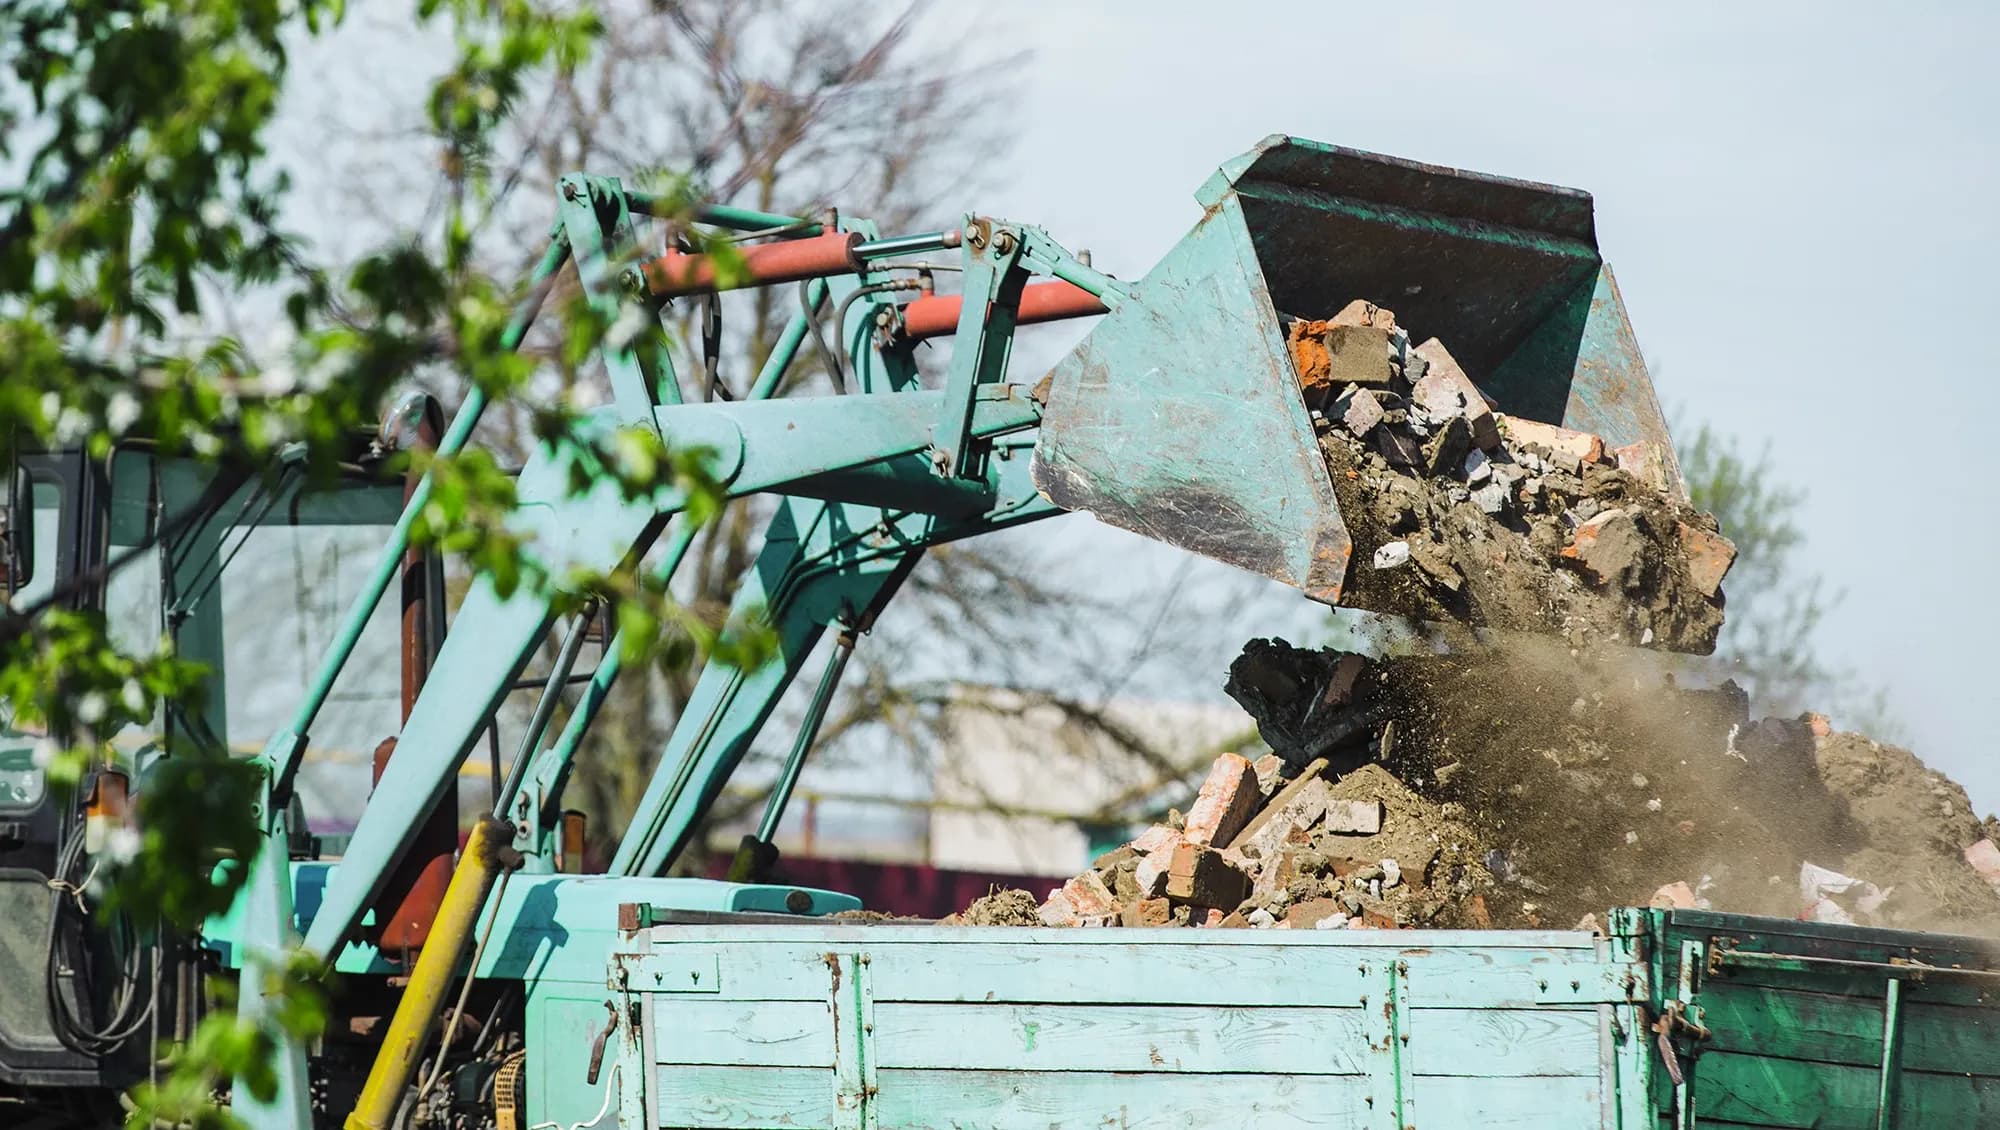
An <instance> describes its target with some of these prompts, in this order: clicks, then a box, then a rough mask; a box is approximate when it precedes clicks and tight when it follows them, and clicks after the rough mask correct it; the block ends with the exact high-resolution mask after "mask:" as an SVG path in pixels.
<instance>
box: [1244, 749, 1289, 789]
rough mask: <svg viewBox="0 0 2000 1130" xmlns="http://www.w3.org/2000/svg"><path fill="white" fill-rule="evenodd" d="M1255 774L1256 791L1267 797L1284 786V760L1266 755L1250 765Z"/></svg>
mask: <svg viewBox="0 0 2000 1130" xmlns="http://www.w3.org/2000/svg"><path fill="white" fill-rule="evenodd" d="M1250 768H1251V770H1252V771H1254V772H1255V773H1256V774H1257V791H1258V792H1259V793H1262V794H1263V795H1264V796H1266V797H1268V796H1270V795H1271V794H1272V793H1274V792H1277V791H1278V786H1280V785H1282V784H1284V772H1285V759H1284V758H1282V757H1279V756H1278V755H1277V754H1275V753H1267V754H1265V755H1264V756H1262V757H1260V758H1258V759H1257V760H1255V761H1253V762H1251V763H1250Z"/></svg>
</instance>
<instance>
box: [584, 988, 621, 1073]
mask: <svg viewBox="0 0 2000 1130" xmlns="http://www.w3.org/2000/svg"><path fill="white" fill-rule="evenodd" d="M604 1011H605V1012H607V1013H610V1015H609V1016H607V1017H605V1018H604V1030H603V1031H602V1032H599V1033H598V1034H597V1038H596V1039H595V1040H592V1041H591V1042H590V1073H589V1074H588V1075H585V1076H584V1077H583V1081H584V1082H585V1083H587V1084H589V1085H590V1086H593V1087H595V1086H596V1085H597V1073H598V1072H599V1071H602V1070H603V1069H604V1045H605V1043H606V1042H608V1041H609V1040H610V1039H611V1033H613V1032H616V1031H617V1030H618V1006H616V1005H614V1004H612V1003H611V1002H610V1001H605V1002H604Z"/></svg>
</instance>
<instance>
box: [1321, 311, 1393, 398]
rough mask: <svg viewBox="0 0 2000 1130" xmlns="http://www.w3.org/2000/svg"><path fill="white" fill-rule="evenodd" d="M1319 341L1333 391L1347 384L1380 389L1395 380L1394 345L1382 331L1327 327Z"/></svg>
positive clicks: (1364, 327) (1364, 328) (1363, 328)
mask: <svg viewBox="0 0 2000 1130" xmlns="http://www.w3.org/2000/svg"><path fill="white" fill-rule="evenodd" d="M1322 340H1323V341H1324V342H1325V344H1326V359H1327V376H1328V379H1329V383H1331V384H1332V386H1333V387H1334V388H1342V387H1345V386H1347V385H1351V384H1355V385H1361V386H1363V387H1373V388H1383V387H1386V386H1387V385H1388V383H1389V381H1390V379H1391V378H1393V377H1394V376H1395V373H1396V370H1395V365H1394V363H1393V362H1394V359H1395V356H1396V344H1395V342H1394V341H1393V340H1392V339H1391V337H1390V333H1389V331H1388V330H1386V329H1382V328H1380V327H1378V326H1340V325H1335V326H1329V327H1327V331H1326V336H1325V338H1323V339H1322Z"/></svg>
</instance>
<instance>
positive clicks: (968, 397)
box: [305, 228, 1044, 955]
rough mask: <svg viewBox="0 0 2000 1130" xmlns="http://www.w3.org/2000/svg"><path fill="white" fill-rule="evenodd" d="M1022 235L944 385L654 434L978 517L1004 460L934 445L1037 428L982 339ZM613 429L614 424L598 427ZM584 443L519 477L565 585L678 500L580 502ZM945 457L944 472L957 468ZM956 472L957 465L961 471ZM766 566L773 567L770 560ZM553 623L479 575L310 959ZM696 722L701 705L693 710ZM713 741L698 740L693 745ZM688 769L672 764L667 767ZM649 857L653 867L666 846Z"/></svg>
mask: <svg viewBox="0 0 2000 1130" xmlns="http://www.w3.org/2000/svg"><path fill="white" fill-rule="evenodd" d="M990 230H992V231H995V232H998V231H999V230H1000V229H998V228H991V229H990ZM1020 230H1021V231H1022V232H1023V234H1021V235H1017V236H1013V237H1011V240H1012V247H1013V249H1014V254H1012V255H1007V256H1002V257H1001V258H1002V259H1003V260H1004V265H1003V266H1002V267H1000V268H996V269H993V270H990V271H986V272H983V273H982V272H977V271H968V272H967V274H968V280H967V293H966V296H965V302H964V308H965V309H966V310H967V311H974V312H977V314H978V316H977V317H975V316H973V315H972V314H968V315H967V318H966V321H970V322H971V323H972V324H973V325H975V326H977V327H978V329H977V332H976V333H975V335H974V336H976V337H979V338H980V339H981V340H982V342H983V343H984V344H983V345H982V347H981V348H980V349H977V350H968V349H966V348H965V347H964V345H963V333H964V329H965V328H966V321H962V322H961V339H962V340H961V345H960V348H959V349H958V350H955V351H954V355H953V361H952V366H951V370H950V372H949V374H948V377H947V383H946V388H944V389H940V390H927V389H921V388H915V387H903V388H900V389H888V390H885V391H880V392H871V393H868V394H866V395H856V396H819V397H812V398H801V399H790V400H769V401H761V402H737V403H721V402H710V403H666V404H659V405H658V406H657V407H656V408H654V410H653V413H654V414H653V419H654V421H655V423H656V425H657V426H658V428H659V430H660V433H661V435H662V436H663V437H664V438H665V439H666V440H667V441H668V442H669V443H670V444H674V445H676V446H679V447H681V448H683V449H700V450H704V451H706V452H707V453H708V456H709V470H710V473H711V474H712V475H713V476H714V478H715V479H716V481H717V482H719V483H721V484H722V485H723V487H724V490H725V492H726V493H727V495H728V496H729V497H731V498H739V497H743V496H746V495H750V494H756V493H776V494H788V495H794V496H803V497H814V496H819V497H820V498H821V499H822V501H824V502H826V503H828V505H829V506H831V507H840V506H848V505H852V506H858V507H862V508H872V509H875V510H888V511H896V512H899V513H909V512H913V511H915V512H927V513H931V514H942V515H964V514H968V513H969V514H981V513H985V512H986V511H988V510H989V509H991V508H992V507H993V506H994V505H996V503H997V502H998V499H997V496H996V492H995V488H994V484H993V483H992V482H990V481H988V474H989V472H988V467H989V466H990V465H991V464H992V463H993V462H995V461H993V460H989V459H984V458H981V459H977V460H964V461H961V460H959V459H957V458H953V459H951V460H949V461H946V460H941V459H940V458H939V452H940V444H939V443H938V442H937V441H938V439H939V438H942V437H945V436H949V437H951V438H952V439H953V440H956V437H957V436H959V435H963V436H965V437H966V442H965V443H964V444H963V445H958V446H961V447H964V448H967V449H977V450H979V451H981V452H984V451H987V450H989V449H990V448H991V445H992V443H993V441H995V440H997V439H999V438H1001V437H1004V436H1009V435H1014V434H1017V433H1021V432H1023V431H1026V430H1029V429H1032V428H1033V427H1035V425H1036V424H1037V423H1038V421H1039V419H1040V407H1039V405H1038V404H1036V403H1035V402H1034V400H1033V399H1032V398H1030V397H1028V396H1027V395H1025V394H1024V393H1023V392H1022V391H1021V390H1019V389H1017V388H1014V387H1012V386H1007V385H1004V384H1001V383H999V381H998V377H999V375H1000V374H999V372H998V370H997V369H996V368H994V367H993V365H992V362H991V358H992V357H993V355H994V351H995V350H998V351H999V352H1000V353H1001V354H1003V355H1004V352H1005V343H1004V341H1003V342H1000V343H998V344H996V343H994V342H992V341H988V340H986V339H987V338H990V337H993V336H998V337H1001V338H1006V337H1009V336H1011V331H1012V320H1011V318H1008V317H1006V316H1005V313H1004V312H1005V311H1007V310H1010V309H1011V308H1012V305H1013V304H1014V303H1016V302H1018V300H1019V295H1020V291H1021V286H1022V283H1023V280H1024V279H1025V276H1026V274H1027V273H1028V267H1027V266H1025V265H1024V262H1023V261H1024V259H1025V258H1026V256H1025V255H1024V254H1022V249H1023V248H1027V247H1030V246H1037V245H1039V241H1040V240H1041V239H1042V238H1044V237H1040V235H1039V233H1033V234H1032V235H1030V234H1028V233H1030V232H1032V229H1020ZM884 242H889V243H894V242H897V241H884ZM979 242H981V243H982V244H983V245H984V246H983V249H982V248H975V247H973V246H971V245H970V243H968V245H967V246H966V247H965V248H964V249H963V254H964V255H965V257H966V260H967V262H968V264H972V265H977V264H978V263H980V262H982V261H984V260H986V259H988V258H990V257H992V256H994V255H995V254H996V252H995V248H996V246H997V245H1000V244H1002V243H1003V241H1002V240H1000V239H999V238H997V237H990V238H982V240H980V241H979ZM996 311H998V312H999V313H997V314H996ZM989 323H990V324H991V326H990V328H989ZM974 365H976V366H978V371H977V372H976V373H971V374H968V373H966V372H965V371H964V370H965V369H966V368H967V367H968V366H974ZM885 385H886V382H885ZM961 421H963V423H961ZM611 423H612V421H611V420H604V421H601V422H599V425H598V426H603V427H608V426H611ZM943 428H948V429H949V430H941V429H943ZM587 438H588V437H587V436H578V437H560V438H558V439H556V440H555V441H552V442H550V443H547V444H545V445H544V446H543V447H542V449H541V450H540V451H539V452H538V453H537V454H536V456H535V457H534V458H533V459H532V460H531V461H530V464H529V467H528V468H527V470H525V471H524V472H523V474H522V477H521V482H520V487H519V493H520V498H521V506H520V509H519V513H518V514H517V516H516V517H517V522H518V526H517V528H518V530H519V531H520V532H521V533H522V534H523V535H524V536H525V538H526V540H527V543H528V544H529V545H530V546H531V547H533V552H535V553H537V554H539V555H540V557H541V560H542V563H543V564H544V565H545V566H547V567H548V568H549V571H550V573H551V574H552V575H556V576H560V575H561V574H562V573H563V572H564V570H565V568H566V567H568V566H583V567H589V568H594V569H608V568H612V567H614V566H616V565H619V564H620V563H624V562H630V561H634V560H636V559H637V558H638V557H639V556H641V555H643V554H644V553H645V552H646V550H647V549H648V548H650V546H651V545H652V543H653V541H654V539H655V538H656V537H657V536H658V534H659V532H660V530H661V528H662V527H663V526H664V524H665V522H666V520H667V519H668V518H670V517H672V516H673V515H675V514H677V513H679V511H680V510H681V508H682V506H683V505H684V502H685V499H684V498H683V497H681V496H680V495H679V494H678V493H677V492H676V491H673V490H665V491H662V492H660V493H659V494H657V495H656V496H654V497H653V498H650V499H644V500H638V501H632V500H627V499H625V498H624V497H623V496H622V493H621V491H620V489H619V487H618V486H617V485H616V484H615V483H613V482H611V481H609V480H608V479H599V480H596V481H595V482H594V485H593V486H591V487H590V488H589V489H587V490H586V491H584V492H583V493H582V494H571V493H570V485H571V483H572V482H573V481H575V479H576V477H577V472H582V474H583V476H584V477H585V478H586V479H590V478H591V475H590V472H591V471H592V467H591V466H590V460H591V458H592V452H591V450H590V448H589V446H588V445H587V443H585V442H582V441H584V440H586V439H587ZM946 462H949V463H950V464H951V466H950V467H946V465H945V464H946ZM961 466H962V467H963V471H959V473H951V472H952V471H958V469H959V468H960V467H961ZM919 508H921V510H919ZM859 517H864V515H858V514H857V515H841V516H839V517H835V516H832V515H830V516H829V518H828V521H829V522H833V521H848V522H851V521H853V520H855V519H856V518H859ZM865 517H872V518H874V519H875V521H874V522H871V523H870V524H871V525H876V524H879V523H880V520H881V515H879V514H876V515H865ZM967 532H974V531H971V530H968V531H967ZM882 560H887V559H878V562H877V563H872V564H871V565H870V566H869V569H870V570H873V571H875V572H877V573H878V574H879V576H880V577H881V578H882V581H883V583H888V582H889V581H890V579H891V578H893V580H895V581H899V580H900V579H901V576H902V575H903V574H904V573H906V572H907V565H904V566H902V567H901V568H895V567H886V566H884V565H882V564H880V563H879V562H880V561H882ZM913 563H914V562H913V561H911V562H910V563H909V564H913ZM761 567H762V568H763V569H765V570H766V571H767V572H769V571H771V570H772V566H771V565H770V564H769V563H764V564H762V565H761ZM777 571H778V572H780V573H781V572H782V570H777ZM761 583H764V584H771V583H772V581H771V580H768V579H767V580H764V581H762V582H761ZM832 583H833V582H832V581H829V580H821V581H820V582H818V584H816V585H813V586H808V587H807V588H805V589H803V590H802V593H803V595H806V596H813V597H819V596H821V595H822V594H825V593H827V592H829V591H832V590H830V589H828V588H827V587H826V586H828V585H829V584H832ZM889 591H893V587H891V588H890V590H889ZM767 595H768V594H767ZM843 595H844V599H845V600H846V602H847V603H848V604H851V605H858V604H859V603H861V602H859V601H858V600H856V593H854V592H849V593H846V594H843ZM836 602H838V600H837V601H836ZM870 603H872V601H870ZM799 607H801V608H802V609H807V610H811V611H805V612H802V613H801V615H803V616H806V617H808V618H809V617H810V616H811V615H813V614H814V613H815V612H816V613H818V614H819V616H820V621H821V623H820V625H819V628H818V629H807V628H801V627H799V626H798V625H797V624H794V625H791V629H792V630H791V633H790V637H791V639H792V641H793V642H794V645H795V646H794V647H793V649H792V651H793V658H792V659H791V660H789V661H788V667H789V668H790V669H794V670H795V667H796V662H797V660H798V659H799V658H802V651H801V650H800V649H801V647H804V648H809V646H810V642H811V641H810V637H815V636H816V635H817V631H818V630H822V629H823V627H824V624H825V622H826V621H827V618H828V617H827V614H826V612H825V606H824V605H821V604H815V603H813V602H811V601H802V602H801V603H800V605H799ZM554 618H555V608H554V601H553V598H552V595H551V594H549V593H547V592H541V591H535V590H532V589H528V588H521V589H517V590H515V591H514V592H512V593H511V594H509V595H507V596H505V597H502V596H501V595H500V594H499V592H498V591H497V590H496V589H495V587H494V585H493V584H492V582H491V580H490V579H488V578H479V579H477V580H475V582H474V584H473V586H472V589H471V591H470V592H469V594H468V595H467V597H466V600H465V603H464V604H463V606H462V607H461V609H460V612H459V615H458V620H459V621H460V622H461V623H463V624H465V625H466V626H467V629H468V630H465V631H459V632H455V633H453V635H452V636H451V637H448V638H447V640H446V643H445V645H444V648H443V650H442V652H441V653H440V655H439V657H438V661H437V665H436V667H435V668H434V669H433V672H432V675H431V678H430V681H429V682H428V683H427V685H426V688H425V692H424V694H423V695H422V696H420V698H419V699H418V701H417V703H416V706H415V708H414V709H413V711H412V712H411V715H410V718H409V720H408V722H407V723H406V725H405V728H404V731H403V734H402V738H401V741H400V742H399V749H402V750H405V751H410V752H414V753H415V754H416V756H414V757H407V756H406V757H404V758H402V759H401V761H402V764H401V765H400V766H398V765H396V764H394V763H392V764H391V765H390V766H389V768H388V770H387V771H386V772H385V774H384V776H383V779H382V781H381V783H380V784H379V785H378V787H377V789H376V792H375V796H376V798H377V799H376V800H374V801H373V802H372V803H371V804H370V805H369V806H368V807H367V808H366V809H365V810H364V811H363V813H362V816H361V819H360V821H359V823H358V824H357V826H356V828H355V831H354V836H353V838H352V840H351V841H350V843H349V847H348V854H347V855H346V856H345V858H344V859H343V862H342V866H341V867H340V868H338V869H337V870H336V872H335V873H334V875H333V877H332V879H331V881H330V882H329V884H328V886H327V889H326V891H325V894H324V897H323V900H322V902H321V905H320V907H319V910H318V912H317V914H316V915H315V916H314V919H313V921H312V924H311V926H310V927H309V929H308V932H307V935H306V939H305V942H306V947H307V949H308V950H310V951H311V952H314V953H316V954H320V955H330V954H332V953H333V952H334V951H335V950H336V949H337V948H338V946H339V945H340V944H341V943H342V942H344V941H345V939H346V938H347V937H348V935H349V934H350V932H351V931H352V930H353V929H354V927H355V926H356V925H357V924H358V923H359V921H360V917H361V915H362V913H363V912H364V911H365V910H366V908H367V906H368V905H369V903H370V900H371V899H372V897H373V895H374V893H375V891H376V890H377V889H378V888H379V885H380V883H381V881H382V878H383V876H384V875H386V874H387V872H388V870H389V869H390V868H392V867H393V866H394V865H395V863H396V862H397V859H398V858H399V857H400V855H401V854H402V852H403V851H404V850H405V849H406V848H407V843H406V840H407V833H408V831H409V830H410V829H411V828H413V827H415V826H416V825H417V823H419V822H420V821H421V819H422V817H423V815H424V813H425V812H426V811H428V809H429V808H430V806H431V805H432V804H434V803H435V802H436V800H437V798H438V797H440V796H441V795H442V794H443V791H444V790H445V789H446V788H448V787H450V784H451V781H452V780H453V777H454V775H455V773H456V770H457V767H458V765H459V764H460V762H461V761H462V760H463V758H464V757H465V755H466V754H467V752H469V750H470V748H471V746H472V743H473V741H474V740H475V738H476V736H477V735H478V733H479V732H480V730H481V729H483V727H484V726H485V724H486V720H487V719H488V718H489V717H490V716H491V715H492V712H493V710H494V709H496V708H497V706H498V704H499V702H500V699H501V697H502V696H503V695H504V694H505V693H507V689H508V687H509V686H510V685H511V684H512V683H513V681H514V680H515V678H516V677H517V676H518V675H519V673H520V671H521V669H522V668H523V667H524V666H525V664H526V662H527V659H528V657H529V656H530V655H531V654H532V652H533V650H534V649H535V647H537V646H538V645H539V643H540V641H541V640H542V639H543V637H544V635H545V633H546V632H547V630H548V628H549V626H550V625H551V623H552V622H553V620H554ZM785 627H786V625H783V624H781V625H780V628H781V629H783V628H785ZM753 674H754V673H753ZM725 678H729V679H737V678H741V676H726V677H725ZM772 681H773V682H776V683H777V686H775V687H773V688H772V689H771V693H775V690H776V689H781V688H782V680H781V679H780V680H772ZM711 685H712V684H711ZM765 697H767V696H766V695H765V693H764V692H763V691H762V690H761V689H760V690H759V691H758V692H757V693H754V694H753V695H752V696H751V698H752V700H753V701H754V700H762V699H763V698H765ZM697 714H698V712H697V711H690V717H695V716H697ZM767 714H768V707H765V708H763V709H761V710H750V711H748V713H747V716H746V714H745V713H743V712H737V713H735V714H733V715H732V716H731V725H732V726H737V725H739V724H742V723H745V722H749V721H758V720H761V718H762V717H763V716H765V715H767ZM750 728H751V729H754V726H753V727H750ZM710 729H711V731H712V733H713V734H714V735H715V736H716V737H721V738H722V739H723V741H722V746H721V748H725V749H734V750H736V751H737V753H736V754H735V756H740V750H741V748H742V743H743V741H744V740H747V737H746V735H745V734H743V733H742V732H741V731H740V730H739V731H737V732H733V733H729V734H722V733H721V732H720V730H719V729H717V728H715V727H710ZM713 740H714V739H713V738H711V739H710V741H713ZM708 744H709V743H708V742H694V741H690V742H688V743H687V745H688V749H689V751H690V752H693V751H695V749H696V748H697V747H705V746H707V745H708ZM730 763H731V764H733V761H731V762H730ZM680 764H682V760H681V758H679V757H676V758H675V759H673V760H671V761H670V762H669V765H673V766H677V765H680ZM672 778H678V779H680V780H682V782H683V788H682V789H680V790H674V789H671V788H670V789H667V790H666V792H667V793H674V794H676V795H678V794H679V793H683V792H685V782H686V781H688V780H691V779H692V777H691V776H690V775H688V774H685V773H679V772H676V773H673V774H671V775H670V781H669V783H670V784H671V779H672ZM713 787H714V786H713V784H712V783H709V782H703V783H702V785H701V788H700V790H699V792H701V793H702V794H704V795H708V796H712V795H713ZM621 854H625V853H623V852H621ZM652 854H653V855H654V856H655V857H657V856H658V855H659V852H658V851H657V850H655V851H653V852H652Z"/></svg>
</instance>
